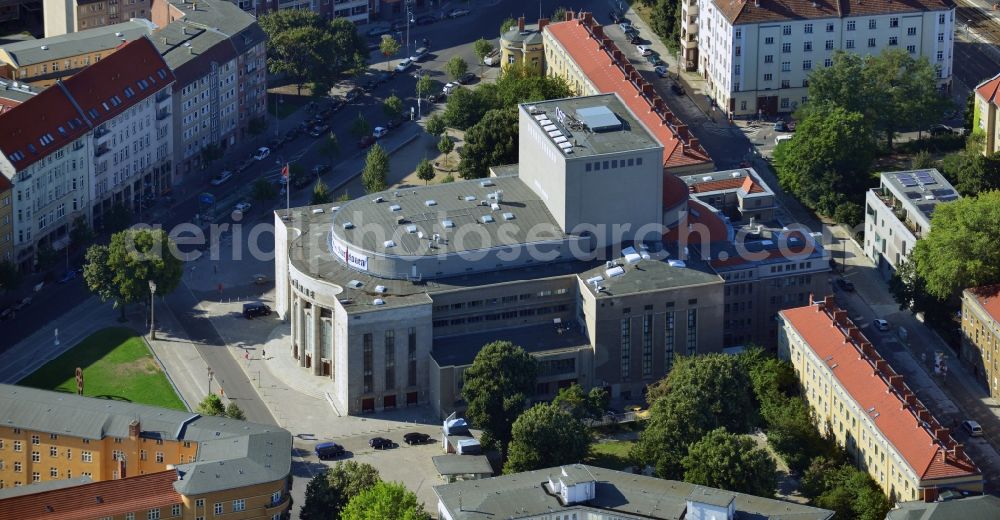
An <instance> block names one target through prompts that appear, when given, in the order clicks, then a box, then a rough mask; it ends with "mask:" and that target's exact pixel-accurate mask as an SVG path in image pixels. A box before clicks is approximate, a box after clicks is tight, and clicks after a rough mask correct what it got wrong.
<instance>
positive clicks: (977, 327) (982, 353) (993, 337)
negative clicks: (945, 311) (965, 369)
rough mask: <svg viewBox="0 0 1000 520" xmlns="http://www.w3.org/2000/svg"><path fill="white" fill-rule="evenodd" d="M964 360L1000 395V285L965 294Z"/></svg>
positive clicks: (987, 386)
mask: <svg viewBox="0 0 1000 520" xmlns="http://www.w3.org/2000/svg"><path fill="white" fill-rule="evenodd" d="M962 359H963V360H964V361H965V362H966V363H968V364H969V365H971V366H972V367H974V368H975V373H976V379H978V380H979V382H981V383H983V384H985V385H986V388H987V389H988V391H989V393H990V396H992V397H997V396H1000V285H989V286H984V287H975V288H972V289H966V290H964V291H962Z"/></svg>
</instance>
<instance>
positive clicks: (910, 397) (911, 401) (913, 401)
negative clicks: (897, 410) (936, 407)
mask: <svg viewBox="0 0 1000 520" xmlns="http://www.w3.org/2000/svg"><path fill="white" fill-rule="evenodd" d="M903 400H904V401H906V404H907V406H916V405H917V394H914V393H913V392H910V391H909V390H906V394H905V395H904V396H903Z"/></svg>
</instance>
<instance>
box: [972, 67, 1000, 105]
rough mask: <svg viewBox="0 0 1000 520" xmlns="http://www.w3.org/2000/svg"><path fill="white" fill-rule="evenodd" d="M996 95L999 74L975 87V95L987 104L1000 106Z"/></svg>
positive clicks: (998, 85) (999, 84) (998, 88)
mask: <svg viewBox="0 0 1000 520" xmlns="http://www.w3.org/2000/svg"><path fill="white" fill-rule="evenodd" d="M998 93H1000V74H997V75H996V76H993V77H992V78H990V79H988V80H986V81H984V82H982V83H980V84H979V85H976V95H977V96H979V97H981V98H983V99H984V100H986V102H987V103H993V104H994V105H997V106H1000V99H998V98H997V94H998Z"/></svg>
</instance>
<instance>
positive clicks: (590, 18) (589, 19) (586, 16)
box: [583, 13, 596, 25]
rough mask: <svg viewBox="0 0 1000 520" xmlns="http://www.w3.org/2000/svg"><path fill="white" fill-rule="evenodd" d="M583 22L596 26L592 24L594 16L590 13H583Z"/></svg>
mask: <svg viewBox="0 0 1000 520" xmlns="http://www.w3.org/2000/svg"><path fill="white" fill-rule="evenodd" d="M583 20H584V22H586V23H587V25H596V24H594V23H593V22H594V15H592V14H590V13H583Z"/></svg>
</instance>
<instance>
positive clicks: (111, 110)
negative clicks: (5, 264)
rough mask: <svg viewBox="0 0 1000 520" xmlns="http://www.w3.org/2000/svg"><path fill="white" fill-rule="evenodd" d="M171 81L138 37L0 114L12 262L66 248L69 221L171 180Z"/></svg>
mask: <svg viewBox="0 0 1000 520" xmlns="http://www.w3.org/2000/svg"><path fill="white" fill-rule="evenodd" d="M173 81H174V76H173V74H172V73H171V72H170V70H169V68H167V65H166V63H165V62H164V61H163V59H162V58H161V57H160V55H159V53H158V52H157V51H156V48H155V47H154V46H153V44H152V43H151V42H150V41H149V40H148V39H146V38H139V39H137V40H135V41H132V42H130V43H128V44H125V45H124V46H123V47H122V48H121V49H120V50H118V51H117V52H115V53H113V54H112V55H110V56H108V57H107V58H105V59H103V60H101V61H100V62H98V63H95V64H94V65H91V66H89V67H87V68H85V69H83V70H82V71H80V72H79V73H77V74H76V75H74V76H72V77H71V78H68V79H67V80H66V81H65V82H59V83H57V84H56V85H54V86H52V87H50V88H48V89H46V90H44V91H42V92H41V93H39V94H38V95H37V96H34V97H32V98H31V99H28V100H27V101H25V102H24V103H21V104H20V105H17V106H16V107H14V108H12V109H10V110H8V111H6V112H4V113H3V114H2V115H0V151H2V152H3V153H2V157H0V173H2V174H3V175H4V176H5V177H6V178H7V179H8V180H10V181H11V183H12V184H13V190H12V191H13V205H14V207H13V208H12V209H13V211H12V213H13V215H14V249H15V261H16V262H17V264H18V265H19V266H20V267H22V268H30V267H31V266H32V265H34V259H35V254H36V253H37V250H38V247H39V246H40V245H46V246H50V247H52V248H53V249H61V248H64V247H66V246H67V245H68V242H69V231H70V226H71V223H72V222H73V220H74V219H75V218H76V217H77V216H83V217H84V218H85V219H86V220H87V222H88V224H90V225H97V226H99V225H100V223H101V218H102V215H103V214H104V212H105V211H107V210H108V209H110V207H111V206H112V205H113V204H122V205H124V206H125V207H126V208H128V209H130V210H133V211H135V210H136V209H137V204H138V203H139V202H140V200H141V197H142V196H143V195H144V194H146V193H158V191H156V190H157V189H158V188H159V187H160V186H162V184H161V183H162V182H164V181H165V179H167V178H169V175H168V174H169V171H170V167H171V166H170V157H171V153H170V152H171V118H170V111H169V106H170V104H171V95H170V92H171V88H172V85H173Z"/></svg>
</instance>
